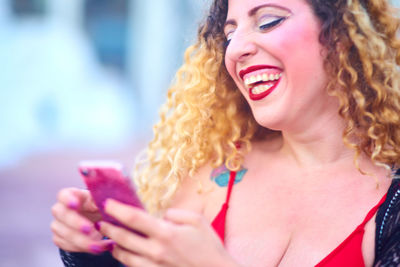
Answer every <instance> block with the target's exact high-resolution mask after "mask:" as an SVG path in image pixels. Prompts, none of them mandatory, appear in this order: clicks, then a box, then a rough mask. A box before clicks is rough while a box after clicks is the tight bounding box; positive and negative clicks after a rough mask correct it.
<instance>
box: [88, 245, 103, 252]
mask: <svg viewBox="0 0 400 267" xmlns="http://www.w3.org/2000/svg"><path fill="white" fill-rule="evenodd" d="M90 251H91V252H92V253H94V254H100V253H102V252H104V248H102V247H100V246H99V245H95V244H92V245H90Z"/></svg>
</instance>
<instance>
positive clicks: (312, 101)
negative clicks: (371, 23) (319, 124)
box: [224, 0, 331, 130]
mask: <svg viewBox="0 0 400 267" xmlns="http://www.w3.org/2000/svg"><path fill="white" fill-rule="evenodd" d="M319 32H320V22H319V20H318V19H317V18H316V17H315V15H314V14H313V11H312V8H311V7H310V5H309V4H308V3H307V2H306V0H246V1H243V0H229V2H228V15H227V20H226V25H225V28H224V33H225V36H226V37H227V40H228V42H227V48H226V54H225V65H226V68H227V70H228V72H229V74H230V75H231V77H232V78H233V80H234V81H235V83H236V85H237V86H238V88H239V89H240V90H241V92H242V94H243V95H244V97H245V98H246V99H247V101H248V103H249V105H250V107H251V109H252V111H253V114H254V116H255V119H256V120H257V122H258V123H259V124H261V125H262V126H264V127H267V128H270V129H274V130H285V129H287V130H290V129H291V128H293V127H300V128H301V127H304V126H305V125H304V124H307V123H310V121H312V120H315V119H316V116H320V115H321V114H322V113H325V112H327V110H328V109H327V107H328V106H327V105H328V102H331V99H330V97H328V95H327V93H326V90H325V87H326V82H327V78H326V74H325V71H324V67H323V48H322V46H321V45H320V43H319V40H318V38H319ZM300 130H301V129H300Z"/></svg>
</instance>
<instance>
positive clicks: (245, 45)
mask: <svg viewBox="0 0 400 267" xmlns="http://www.w3.org/2000/svg"><path fill="white" fill-rule="evenodd" d="M256 53H257V45H256V42H255V40H254V36H253V34H249V33H248V34H240V33H239V32H236V33H235V34H234V36H233V37H232V39H231V41H230V43H229V45H228V47H227V48H226V52H225V56H226V57H229V58H230V59H231V60H234V61H239V62H242V61H245V60H246V59H248V58H249V57H251V56H253V55H255V54H256Z"/></svg>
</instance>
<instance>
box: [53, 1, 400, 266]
mask: <svg viewBox="0 0 400 267" xmlns="http://www.w3.org/2000/svg"><path fill="white" fill-rule="evenodd" d="M399 25H400V23H399V19H398V18H396V16H395V15H394V13H393V10H392V8H391V7H390V5H389V3H388V1H386V0H365V1H359V0H348V1H346V0H336V1H333V0H320V1H319V0H279V1H275V0H247V1H242V0H215V1H214V3H213V5H212V7H211V9H210V13H209V16H208V18H207V21H206V22H205V23H204V25H202V26H201V27H200V30H199V39H198V42H197V44H195V45H194V46H192V47H190V48H189V49H188V50H187V52H186V57H185V60H186V62H185V64H184V65H183V67H182V68H181V69H180V70H179V71H178V73H177V76H176V81H175V84H174V86H173V87H172V88H171V89H170V91H169V94H168V101H167V103H166V105H165V106H164V107H163V112H162V116H161V121H160V122H159V123H158V124H157V125H156V127H155V138H154V140H153V141H152V142H151V143H150V144H149V146H148V149H147V154H146V155H145V157H144V159H143V160H141V161H140V162H139V163H138V166H137V169H136V170H137V171H136V175H135V179H136V183H137V185H138V188H139V193H140V195H141V198H142V200H143V201H144V203H145V204H146V206H147V209H148V211H149V212H150V213H152V214H154V215H156V216H151V215H149V214H147V213H144V212H142V211H139V210H137V209H134V208H131V207H127V206H125V205H123V204H120V203H117V202H115V201H112V200H109V201H107V202H106V210H107V212H108V213H109V214H110V215H112V216H114V217H115V218H117V219H118V220H120V221H121V222H122V223H124V224H125V225H126V226H127V227H129V228H131V229H134V230H138V231H140V232H143V233H145V234H146V235H147V238H143V237H141V236H138V235H135V234H133V233H130V232H129V231H126V230H124V229H122V228H118V227H115V226H112V225H110V224H107V223H105V222H99V223H95V222H97V221H98V220H99V216H98V213H97V209H96V207H94V205H93V202H92V200H91V198H90V197H89V195H88V193H87V192H86V191H82V190H78V189H64V190H62V191H61V192H60V193H59V198H58V199H59V200H58V202H57V203H56V204H55V205H54V206H53V209H52V210H53V215H54V217H55V220H54V222H53V223H52V230H53V233H54V242H55V244H57V245H58V246H59V247H60V248H61V249H62V255H63V258H64V262H65V263H66V265H67V266H90V264H92V265H93V266H118V264H119V263H123V264H125V265H126V266H313V265H317V266H373V265H375V266H397V265H398V264H399V259H398V258H396V257H397V256H396V255H398V253H399V252H400V241H399V240H400V238H399V237H400V222H399V220H400V219H398V217H399V216H398V214H399V211H400V201H399V194H400V183H399V180H398V179H392V178H394V177H393V176H394V175H393V170H395V169H396V168H397V166H398V165H399V163H400V115H399V114H400V91H399V82H400V76H399V71H398V66H399V64H400V40H399V39H398V38H397V37H396V34H397V33H398V31H399ZM210 173H211V174H210ZM228 204H229V209H228ZM221 206H222V208H221ZM103 236H107V237H109V238H110V239H111V240H112V241H111V240H108V239H106V240H105V239H102V237H103ZM221 241H222V242H221ZM107 250H111V251H112V256H113V257H114V258H115V259H116V260H114V259H113V258H112V257H111V256H110V254H108V253H103V254H101V255H91V254H86V253H73V252H88V253H92V254H100V253H102V252H104V251H107ZM66 251H68V252H66ZM105 260H107V261H108V262H107V263H104V261H105ZM102 263H103V265H101V264H102ZM69 264H70V265H69ZM74 264H75V265H74Z"/></svg>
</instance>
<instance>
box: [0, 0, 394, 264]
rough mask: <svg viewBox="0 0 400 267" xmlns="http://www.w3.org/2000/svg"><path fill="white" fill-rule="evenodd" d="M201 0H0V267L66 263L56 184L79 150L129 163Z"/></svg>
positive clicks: (68, 173) (63, 181) (148, 132)
mask: <svg viewBox="0 0 400 267" xmlns="http://www.w3.org/2000/svg"><path fill="white" fill-rule="evenodd" d="M208 2H209V0H151V1H146V0H0V62H1V65H0V125H1V126H0V211H1V215H0V216H1V219H0V259H1V260H0V266H1V267H17V266H18V267H20V266H29V267H61V266H62V264H61V261H60V259H59V256H58V250H57V248H56V247H55V246H54V245H53V243H52V241H51V233H50V228H49V224H50V222H51V213H50V207H51V205H52V204H53V203H54V202H55V199H56V194H57V192H58V191H59V190H60V189H61V188H63V187H68V186H78V187H83V183H82V182H81V180H80V177H79V176H78V174H77V171H76V167H77V164H78V162H79V161H81V160H90V159H111V160H117V161H120V162H122V163H124V164H125V165H126V166H127V168H128V169H129V168H131V167H132V165H133V162H134V158H135V156H136V155H137V153H138V151H139V150H141V149H143V148H144V145H145V143H146V142H147V141H148V140H150V139H151V137H152V129H151V125H152V124H153V123H154V122H155V121H156V120H157V116H158V110H159V106H160V105H161V103H163V102H164V100H165V98H166V89H167V88H168V85H169V84H170V81H171V79H172V78H173V75H174V73H175V71H176V70H177V68H178V67H179V66H180V65H181V63H182V56H183V51H184V49H185V48H186V47H187V46H188V45H190V44H191V43H192V42H193V40H194V39H195V34H196V31H197V27H198V24H199V22H200V21H201V20H202V18H203V17H204V14H205V13H206V10H207V7H208ZM393 2H394V3H395V4H396V5H397V6H399V7H400V0H393Z"/></svg>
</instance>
